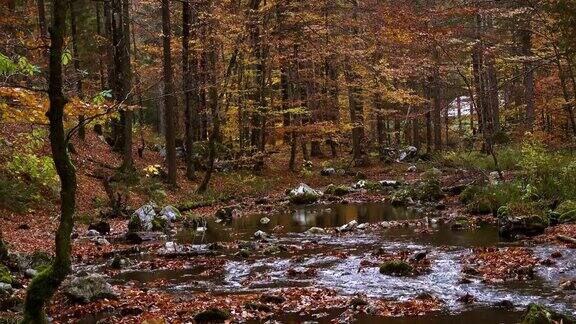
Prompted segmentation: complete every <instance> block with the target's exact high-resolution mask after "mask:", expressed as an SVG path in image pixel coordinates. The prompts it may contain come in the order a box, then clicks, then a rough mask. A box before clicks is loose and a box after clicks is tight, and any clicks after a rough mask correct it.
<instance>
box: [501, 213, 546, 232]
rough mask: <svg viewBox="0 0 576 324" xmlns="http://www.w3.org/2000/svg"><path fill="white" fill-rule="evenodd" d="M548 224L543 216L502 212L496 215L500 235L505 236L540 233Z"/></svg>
mask: <svg viewBox="0 0 576 324" xmlns="http://www.w3.org/2000/svg"><path fill="white" fill-rule="evenodd" d="M549 224H550V223H549V221H548V219H547V218H546V217H545V216H538V215H532V216H512V215H506V214H502V213H501V214H500V215H498V227H499V233H500V236H502V237H506V238H515V237H517V236H535V235H540V234H543V233H544V230H545V229H546V227H548V225H549Z"/></svg>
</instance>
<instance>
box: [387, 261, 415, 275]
mask: <svg viewBox="0 0 576 324" xmlns="http://www.w3.org/2000/svg"><path fill="white" fill-rule="evenodd" d="M413 271H414V268H413V267H412V265H410V263H408V262H406V261H401V260H393V261H386V262H384V263H382V265H380V273H381V274H384V275H389V276H398V277H402V276H409V275H411V274H412V272H413Z"/></svg>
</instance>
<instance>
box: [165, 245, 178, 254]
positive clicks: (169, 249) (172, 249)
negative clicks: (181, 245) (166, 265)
mask: <svg viewBox="0 0 576 324" xmlns="http://www.w3.org/2000/svg"><path fill="white" fill-rule="evenodd" d="M177 248H178V245H177V244H176V243H174V242H166V244H164V250H165V251H166V252H168V253H171V252H176V249H177Z"/></svg>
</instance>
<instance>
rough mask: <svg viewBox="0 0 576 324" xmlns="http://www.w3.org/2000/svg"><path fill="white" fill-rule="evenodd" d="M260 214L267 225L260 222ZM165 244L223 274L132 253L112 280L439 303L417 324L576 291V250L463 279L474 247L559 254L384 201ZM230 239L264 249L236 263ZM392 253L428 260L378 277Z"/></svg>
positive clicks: (288, 318)
mask: <svg viewBox="0 0 576 324" xmlns="http://www.w3.org/2000/svg"><path fill="white" fill-rule="evenodd" d="M263 218H265V219H266V221H262V219H263ZM354 221H356V222H354ZM351 222H352V224H354V226H355V229H354V230H353V231H347V230H346V226H347V224H351ZM263 223H265V224H263ZM339 227H340V231H336V232H324V231H323V230H319V228H320V229H324V228H326V229H328V228H339ZM311 228H313V229H315V230H312V231H314V232H313V233H311V231H309V230H310V229H311ZM257 231H262V233H270V234H267V235H266V237H261V238H260V239H259V240H255V239H254V238H253V235H254V233H255V232H257ZM171 239H172V240H173V241H174V242H175V244H177V245H178V246H181V247H186V248H187V249H189V251H197V252H198V253H199V254H202V253H203V251H204V252H206V255H207V256H213V257H215V258H223V259H224V261H223V263H222V264H223V265H222V269H220V270H219V271H217V275H206V270H208V269H206V266H203V265H198V266H192V267H184V268H177V269H173V268H160V269H154V270H139V262H140V261H142V260H149V259H150V258H153V257H154V256H152V255H148V254H138V255H136V256H132V257H131V258H133V260H131V262H130V264H131V266H129V267H127V268H125V269H123V270H122V271H120V272H119V273H118V274H116V275H115V276H113V277H112V282H113V283H114V284H116V285H119V284H127V283H131V284H135V285H137V286H139V287H140V288H148V289H151V290H154V289H160V290H162V291H163V292H168V293H170V294H173V295H176V296H181V297H182V298H186V296H187V295H189V294H191V293H194V292H201V291H210V292H213V293H216V294H222V295H237V294H246V293H251V292H275V291H278V290H279V289H283V288H294V287H322V288H328V289H333V290H334V291H336V292H337V293H338V294H340V295H342V296H355V295H361V296H365V297H366V298H376V299H384V300H396V301H404V300H410V299H415V298H422V296H433V298H435V299H438V301H439V302H440V304H441V309H440V310H439V311H437V312H434V313H432V315H430V314H428V316H420V317H419V318H418V321H419V323H462V322H467V323H470V324H472V323H511V322H517V321H519V319H520V317H521V313H522V311H523V310H524V309H525V308H526V306H527V305H528V304H530V303H540V304H544V305H547V306H549V307H550V308H552V309H555V310H557V311H560V312H563V313H566V314H571V315H576V294H574V292H573V291H572V292H569V291H562V290H559V289H558V286H559V283H560V281H561V280H562V279H563V278H566V277H568V278H571V277H574V276H575V275H576V251H574V250H570V249H568V250H565V251H563V252H562V253H563V254H562V256H561V257H558V258H557V259H556V261H557V262H555V263H554V264H549V265H542V263H540V264H539V265H537V266H536V267H535V273H534V276H533V277H532V278H530V279H529V280H511V281H502V282H487V281H485V280H482V279H481V278H480V277H478V276H468V277H467V279H466V280H463V269H462V268H463V265H462V260H463V258H464V257H465V256H466V255H469V254H470V253H471V251H472V249H473V248H477V247H493V246H496V247H509V246H518V245H522V246H524V247H525V248H527V249H529V250H531V251H532V252H533V254H534V256H535V257H536V258H538V259H539V260H544V259H546V258H548V256H549V255H551V254H552V253H554V251H556V250H557V249H556V248H554V247H552V246H546V245H544V246H542V245H538V246H536V245H531V244H530V243H525V242H523V243H515V242H512V241H504V240H502V239H500V237H499V235H498V228H497V227H496V226H494V225H491V224H484V225H482V224H480V225H479V226H478V227H477V228H474V229H455V228H453V227H451V226H450V225H448V224H442V222H438V221H437V220H436V218H435V217H434V214H433V213H432V214H424V213H423V212H421V211H419V210H415V209H407V208H404V207H402V208H397V207H392V206H390V205H388V204H385V203H358V204H330V205H310V206H306V207H293V208H290V209H287V210H285V211H282V212H275V213H269V214H266V215H263V214H253V215H244V216H240V217H236V218H233V219H230V220H228V221H226V220H220V219H218V218H210V219H208V220H206V223H205V224H203V228H201V230H200V231H199V230H198V229H194V228H193V229H181V230H180V231H178V232H177V234H176V235H175V236H174V237H172V238H171ZM233 241H234V242H238V244H239V246H240V247H241V248H243V249H249V250H264V251H269V253H266V252H265V253H263V254H262V255H261V254H257V255H256V254H255V255H254V256H250V257H249V258H241V257H239V256H238V253H232V252H228V250H227V249H226V248H224V247H222V248H221V249H215V248H214V247H215V246H219V244H223V245H224V244H225V243H229V242H233ZM214 250H216V251H214ZM394 253H404V254H406V255H418V254H420V255H424V257H425V258H426V259H428V260H430V262H429V269H428V270H427V271H424V272H422V273H420V274H418V275H411V276H392V275H385V274H381V273H380V272H379V269H378V266H375V263H373V262H371V261H374V260H376V259H377V256H378V255H382V254H384V255H386V254H394ZM80 268H81V267H80ZM464 272H465V271H464ZM210 273H211V274H213V272H210ZM154 282H161V283H162V284H161V285H155V284H154ZM467 295H468V296H473V299H474V302H473V303H472V302H466V301H464V302H463V299H462V296H467ZM344 312H345V307H340V306H338V305H335V307H329V308H327V309H323V308H321V309H316V310H314V311H311V312H296V313H290V312H289V311H288V312H285V313H283V314H280V315H275V316H273V317H271V318H269V319H274V320H278V321H280V322H282V323H297V322H301V321H304V320H310V321H316V322H320V323H324V322H326V323H328V322H330V321H332V320H334V319H339V318H341V316H343V315H342V314H343V313H344ZM104 315H105V314H96V315H93V316H89V317H86V318H85V320H84V322H85V323H89V322H93V321H94V320H96V319H97V318H99V317H103V316H104ZM354 320H356V321H358V322H362V323H411V322H412V321H413V320H414V317H413V316H398V317H395V316H391V317H381V316H377V315H370V312H362V313H359V314H355V316H354Z"/></svg>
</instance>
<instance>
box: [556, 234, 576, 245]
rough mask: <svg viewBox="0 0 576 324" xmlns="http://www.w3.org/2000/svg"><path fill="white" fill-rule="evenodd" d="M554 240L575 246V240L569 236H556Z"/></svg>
mask: <svg viewBox="0 0 576 324" xmlns="http://www.w3.org/2000/svg"><path fill="white" fill-rule="evenodd" d="M556 239H557V240H558V241H560V242H563V243H570V244H574V245H576V238H572V237H570V236H566V235H560V234H558V235H556Z"/></svg>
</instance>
